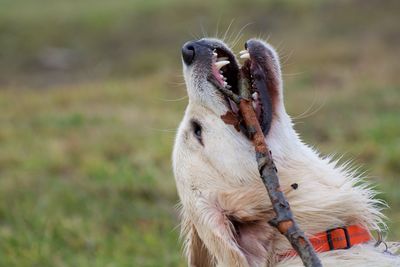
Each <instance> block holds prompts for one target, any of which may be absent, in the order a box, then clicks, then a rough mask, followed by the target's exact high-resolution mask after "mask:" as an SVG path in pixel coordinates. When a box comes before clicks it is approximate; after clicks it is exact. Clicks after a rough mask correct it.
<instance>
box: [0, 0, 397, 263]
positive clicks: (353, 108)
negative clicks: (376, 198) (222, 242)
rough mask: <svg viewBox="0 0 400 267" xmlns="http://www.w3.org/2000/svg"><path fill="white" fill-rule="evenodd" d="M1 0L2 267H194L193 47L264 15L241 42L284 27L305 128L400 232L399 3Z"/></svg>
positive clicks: (289, 91) (293, 99)
mask: <svg viewBox="0 0 400 267" xmlns="http://www.w3.org/2000/svg"><path fill="white" fill-rule="evenodd" d="M0 6H2V7H1V8H0V58H1V60H0V111H1V112H0V123H1V124H0V125H1V127H0V266H7V267H8V266H60V267H61V266H186V265H185V263H184V260H183V259H182V257H181V256H180V255H181V252H180V243H179V242H178V236H179V228H177V226H178V216H177V211H176V209H175V205H176V203H177V202H178V199H177V194H176V190H175V185H174V180H173V176H172V172H171V167H170V165H171V163H170V154H171V149H172V145H173V140H174V135H175V129H176V127H177V125H178V123H179V120H180V118H181V117H182V114H183V111H184V108H185V105H186V103H187V99H186V98H185V88H184V86H183V85H182V84H181V83H182V79H181V77H180V55H179V50H180V46H181V44H182V43H183V42H184V41H185V40H188V39H191V38H193V37H192V36H191V32H192V33H193V34H195V35H203V33H202V30H201V26H200V25H203V28H204V29H205V31H207V32H208V33H214V32H215V30H216V29H217V28H219V31H220V33H219V34H218V35H219V36H221V37H222V36H223V35H224V32H225V30H226V29H227V28H228V25H229V23H230V22H231V20H232V18H235V21H234V22H233V26H232V27H231V29H230V30H229V31H228V34H227V35H226V36H227V37H228V39H230V40H233V39H235V38H234V37H235V36H236V34H237V33H238V32H239V30H240V28H241V27H242V26H243V25H245V24H246V23H248V22H253V24H252V25H249V26H247V28H246V29H245V31H244V35H243V36H241V37H240V38H239V39H238V40H239V42H238V43H239V44H238V45H237V46H236V47H235V50H236V51H239V50H241V44H242V43H243V41H244V40H246V38H248V37H249V36H253V35H260V34H261V35H263V36H268V35H270V37H269V40H270V42H271V43H272V44H273V45H275V46H276V47H278V50H279V51H280V53H281V55H282V61H283V72H284V79H285V101H286V106H287V109H288V111H289V114H291V115H292V116H293V117H294V118H295V122H296V129H297V130H298V131H299V132H300V133H301V135H302V136H303V139H304V140H305V141H306V142H307V143H310V144H312V145H314V146H315V147H317V148H318V149H319V150H321V152H322V153H324V154H330V153H337V154H338V155H342V154H344V158H343V160H347V159H354V164H355V165H357V166H358V165H360V166H361V169H360V171H366V172H367V173H366V176H368V177H370V180H371V181H372V182H374V183H376V186H377V189H378V190H379V191H381V192H382V193H381V194H380V197H381V198H383V199H385V200H386V201H387V202H388V203H389V205H390V206H391V208H390V209H388V210H387V212H386V214H387V215H388V217H389V218H390V220H389V221H388V224H389V226H390V230H389V238H390V239H400V191H399V190H398V181H399V180H398V179H399V173H400V161H399V158H400V104H399V103H400V76H399V75H398V74H399V73H400V64H399V56H398V55H400V31H399V29H398V25H397V19H398V15H397V12H396V10H399V7H400V5H399V4H398V2H396V1H387V2H386V5H385V6H382V5H381V4H379V3H378V2H374V1H349V2H347V3H346V4H345V3H344V2H342V1H309V2H302V1H298V2H295V1H279V2H278V1H270V2H268V3H263V1H247V2H246V4H244V2H241V1H221V2H218V3H214V4H213V5H211V4H208V3H205V2H203V1H194V2H191V3H189V2H186V1H178V0H173V1H170V2H168V1H161V0H157V1H105V0H101V1H94V0H88V1H80V2H77V1H76V2H75V1H71V2H68V1H50V0H42V1H38V2H36V3H34V2H33V1H32V2H31V1H7V0H0ZM176 14H179V16H177V15H176ZM165 21H168V22H169V23H165ZM217 25H219V26H218V27H217Z"/></svg>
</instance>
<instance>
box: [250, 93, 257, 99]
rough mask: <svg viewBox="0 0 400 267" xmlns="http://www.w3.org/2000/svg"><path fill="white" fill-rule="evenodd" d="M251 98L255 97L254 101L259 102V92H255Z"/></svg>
mask: <svg viewBox="0 0 400 267" xmlns="http://www.w3.org/2000/svg"><path fill="white" fill-rule="evenodd" d="M251 96H252V97H253V99H254V100H257V98H258V93H257V92H254V93H253V94H252V95H251Z"/></svg>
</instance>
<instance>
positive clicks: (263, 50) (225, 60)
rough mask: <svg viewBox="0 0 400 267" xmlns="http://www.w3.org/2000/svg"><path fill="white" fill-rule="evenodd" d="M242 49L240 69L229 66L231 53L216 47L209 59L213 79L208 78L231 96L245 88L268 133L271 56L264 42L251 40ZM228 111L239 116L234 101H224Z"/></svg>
mask: <svg viewBox="0 0 400 267" xmlns="http://www.w3.org/2000/svg"><path fill="white" fill-rule="evenodd" d="M245 48H246V49H245V50H243V51H241V52H240V58H241V59H243V60H244V61H243V63H242V66H241V67H240V68H238V67H237V66H236V64H231V62H233V61H234V60H235V56H234V54H233V53H232V52H231V51H229V50H226V49H221V48H216V49H214V50H213V56H212V63H213V64H212V72H211V73H212V77H211V79H209V80H210V81H211V82H212V83H213V84H214V86H216V87H217V88H219V89H226V90H230V91H231V92H233V93H234V94H236V95H238V94H240V86H245V87H246V88H247V89H248V91H249V92H250V95H249V96H248V98H249V100H251V101H252V105H253V108H254V110H255V112H256V115H257V119H258V121H259V123H260V125H261V128H262V130H263V132H264V134H267V133H268V131H269V129H270V125H271V120H272V97H273V92H272V91H271V88H269V87H270V85H271V81H274V80H275V78H276V77H273V75H274V72H273V66H272V65H271V62H272V61H273V59H271V58H269V57H273V55H272V54H271V53H269V50H268V48H267V47H265V45H264V44H263V43H261V42H260V41H257V40H250V41H248V42H247V43H246V45H245ZM227 104H228V108H229V109H230V110H231V111H232V112H233V113H234V114H235V115H239V109H238V107H237V105H236V104H235V102H233V101H232V100H231V99H230V98H227Z"/></svg>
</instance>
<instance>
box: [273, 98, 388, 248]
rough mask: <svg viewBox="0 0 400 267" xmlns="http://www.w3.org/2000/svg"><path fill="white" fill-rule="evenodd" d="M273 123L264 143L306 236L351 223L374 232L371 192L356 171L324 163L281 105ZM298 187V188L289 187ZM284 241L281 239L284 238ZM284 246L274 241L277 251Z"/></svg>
mask: <svg viewBox="0 0 400 267" xmlns="http://www.w3.org/2000/svg"><path fill="white" fill-rule="evenodd" d="M278 111H279V112H278V115H276V116H275V117H274V119H273V123H272V127H271V131H270V132H269V134H268V136H267V139H266V140H267V144H268V146H269V148H270V150H271V152H272V156H273V159H274V162H275V164H276V166H277V169H278V176H279V178H280V182H281V187H282V188H284V191H285V193H286V196H287V198H288V201H289V203H290V205H291V207H292V210H293V212H294V214H295V217H296V219H297V221H298V222H299V224H300V225H301V228H302V229H303V230H304V231H306V232H307V233H310V234H315V233H318V232H322V231H326V230H327V229H330V228H334V227H339V226H347V225H352V224H361V225H365V226H366V227H368V228H369V229H371V230H377V229H379V227H380V226H381V227H382V225H383V222H382V214H381V213H380V211H379V207H378V206H382V205H381V204H382V203H381V202H380V201H379V200H374V199H373V196H374V192H373V191H372V190H371V189H370V188H368V187H367V186H366V185H365V184H364V185H357V184H359V182H360V181H361V179H360V177H358V176H357V174H356V172H355V171H351V170H348V168H347V167H346V166H339V165H338V164H337V162H336V161H332V159H330V158H328V157H327V158H322V157H320V156H319V155H318V153H317V152H316V151H315V150H313V149H312V148H310V147H309V146H307V145H305V144H304V143H303V142H302V141H301V140H300V137H299V135H298V134H297V133H296V131H295V130H294V129H293V123H292V121H291V119H290V117H289V116H288V115H287V113H286V112H285V110H284V108H283V106H281V107H279V110H278ZM292 184H297V186H298V187H297V189H296V190H295V189H294V188H292V187H291V185H292ZM282 240H283V238H282ZM285 244H287V243H285V242H278V244H277V246H278V249H279V247H280V248H281V249H285V248H287V245H285Z"/></svg>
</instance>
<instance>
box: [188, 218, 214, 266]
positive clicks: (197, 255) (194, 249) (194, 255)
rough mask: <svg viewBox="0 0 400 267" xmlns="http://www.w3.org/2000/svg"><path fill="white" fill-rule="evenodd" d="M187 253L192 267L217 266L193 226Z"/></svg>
mask: <svg viewBox="0 0 400 267" xmlns="http://www.w3.org/2000/svg"><path fill="white" fill-rule="evenodd" d="M186 253H187V255H188V259H189V266H190V267H203V266H204V267H211V266H215V262H214V258H213V257H212V256H211V254H210V253H209V252H208V250H207V248H206V247H205V245H204V243H203V241H202V240H201V239H200V237H199V236H198V234H197V231H196V229H195V228H194V226H193V225H192V229H191V231H190V235H189V240H188V244H187V248H186Z"/></svg>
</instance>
